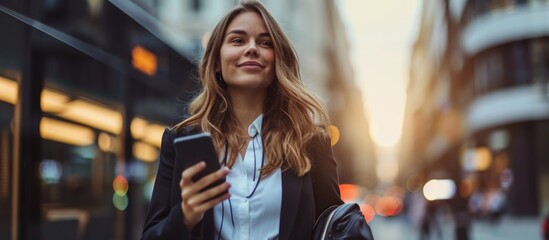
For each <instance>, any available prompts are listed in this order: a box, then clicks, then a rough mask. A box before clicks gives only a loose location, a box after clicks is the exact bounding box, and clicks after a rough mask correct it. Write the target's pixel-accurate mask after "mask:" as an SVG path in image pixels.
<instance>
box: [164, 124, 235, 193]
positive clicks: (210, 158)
mask: <svg viewBox="0 0 549 240" xmlns="http://www.w3.org/2000/svg"><path fill="white" fill-rule="evenodd" d="M173 144H174V146H175V152H176V161H181V163H183V169H187V168H188V167H191V166H193V165H195V164H197V163H198V162H200V161H204V162H205V163H206V167H205V168H204V169H203V170H202V171H200V172H199V173H197V174H196V175H195V176H193V178H192V180H193V182H196V181H198V180H200V179H201V178H203V177H204V176H206V175H208V174H210V173H213V172H215V171H217V170H219V169H220V168H221V164H219V160H218V157H217V154H216V151H215V147H214V144H213V140H212V136H211V135H210V134H209V133H198V134H193V135H189V136H184V137H178V138H175V139H174V141H173ZM224 182H225V178H223V179H221V180H219V181H216V182H214V183H213V184H211V185H209V186H207V187H205V188H204V189H203V190H202V191H205V190H207V189H209V188H211V187H214V186H217V185H219V184H222V183H224Z"/></svg>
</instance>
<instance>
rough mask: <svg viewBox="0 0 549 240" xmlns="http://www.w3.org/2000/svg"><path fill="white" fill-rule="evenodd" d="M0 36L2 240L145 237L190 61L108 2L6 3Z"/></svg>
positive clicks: (192, 84) (189, 88)
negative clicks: (160, 161) (163, 142)
mask: <svg viewBox="0 0 549 240" xmlns="http://www.w3.org/2000/svg"><path fill="white" fill-rule="evenodd" d="M113 2H115V1H113ZM0 30H1V31H2V33H1V35H2V37H0V239H136V238H138V236H139V234H140V229H141V227H142V224H143V218H144V214H145V210H146V208H147V204H148V198H149V196H150V189H151V184H152V181H153V180H154V175H155V173H156V164H157V162H156V158H157V156H158V149H159V144H160V136H161V134H162V131H163V129H164V127H166V126H169V125H173V124H174V123H176V122H178V121H179V120H180V119H181V118H182V114H183V112H184V111H183V110H182V109H183V108H184V106H183V102H184V101H186V100H188V99H189V98H190V97H191V96H192V93H193V92H196V89H197V84H196V83H197V82H196V80H195V77H194V76H196V67H195V65H194V64H193V63H192V62H190V61H189V60H188V59H187V58H185V57H183V56H181V55H180V54H179V53H178V52H177V51H175V50H174V49H173V48H171V47H170V46H169V45H167V44H165V42H164V41H163V40H162V39H159V38H157V37H156V36H155V35H153V34H151V33H150V31H149V30H150V29H145V28H144V27H142V26H141V25H140V24H138V23H137V22H135V21H134V20H133V19H132V18H130V17H129V16H128V13H127V9H123V8H120V6H115V4H113V3H112V2H109V1H30V0H29V1H15V0H0Z"/></svg>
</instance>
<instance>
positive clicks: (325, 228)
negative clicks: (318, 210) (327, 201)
mask: <svg viewBox="0 0 549 240" xmlns="http://www.w3.org/2000/svg"><path fill="white" fill-rule="evenodd" d="M313 239H315V240H325V239H366V240H374V235H373V234H372V231H371V230H370V226H368V223H367V222H366V219H364V215H362V212H361V211H360V207H359V206H358V204H356V203H345V204H342V205H339V206H331V207H329V208H328V209H326V210H325V211H324V212H323V213H322V214H320V216H319V217H318V219H317V220H316V223H315V226H314V229H313Z"/></svg>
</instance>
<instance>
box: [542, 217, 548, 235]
mask: <svg viewBox="0 0 549 240" xmlns="http://www.w3.org/2000/svg"><path fill="white" fill-rule="evenodd" d="M542 228H543V230H542V231H543V239H545V240H549V214H547V215H545V219H544V220H543V225H542Z"/></svg>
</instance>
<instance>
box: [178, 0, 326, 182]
mask: <svg viewBox="0 0 549 240" xmlns="http://www.w3.org/2000/svg"><path fill="white" fill-rule="evenodd" d="M242 12H255V13H257V14H259V15H260V16H261V18H262V19H263V21H264V23H265V25H266V28H267V30H268V32H269V34H270V36H271V38H272V41H273V48H274V53H275V73H276V78H275V80H274V81H273V83H272V84H271V85H270V86H268V87H267V95H266V99H265V102H264V113H263V127H262V128H263V129H262V139H263V142H264V146H265V158H266V159H267V162H266V164H265V166H264V167H263V169H262V175H269V174H271V173H272V172H274V171H275V170H276V169H278V168H282V170H283V171H285V170H288V169H292V170H293V171H295V173H296V174H297V175H299V176H303V175H304V174H306V173H307V172H309V171H310V169H311V160H310V159H309V157H308V153H307V144H308V143H309V141H310V140H311V139H312V138H313V137H322V138H327V137H328V134H327V130H326V126H327V124H328V123H329V118H328V115H327V113H326V111H325V110H324V108H323V107H322V105H321V104H320V102H319V101H318V99H317V98H316V97H315V96H314V94H312V93H311V92H310V91H308V90H307V89H305V87H304V85H303V82H302V80H301V77H300V73H299V63H298V58H297V54H296V51H295V50H294V48H293V47H292V45H291V44H290V41H289V40H288V39H287V38H286V36H285V35H284V33H283V32H282V30H281V28H280V27H279V26H278V24H277V23H276V21H275V20H274V18H273V17H272V16H271V14H270V13H269V12H268V11H267V9H266V8H265V7H264V6H263V5H262V4H261V3H259V2H257V1H245V2H241V3H240V4H239V6H237V7H235V8H234V9H232V10H231V11H229V12H228V13H227V14H226V15H225V16H224V17H223V18H222V19H221V21H220V22H219V23H218V24H217V25H216V26H215V28H214V29H213V31H212V34H211V37H210V40H209V41H208V45H207V47H206V51H205V53H204V58H203V59H202V61H201V63H200V81H201V83H202V86H203V89H202V91H201V92H200V93H199V95H198V96H197V97H196V98H195V99H194V100H193V101H192V102H191V104H190V108H189V113H190V117H189V118H187V119H185V120H184V121H182V122H180V123H179V124H177V125H176V126H175V128H177V129H180V128H182V127H194V128H197V129H199V130H202V131H205V132H209V133H210V134H211V135H212V138H213V140H214V143H215V145H216V149H217V151H218V152H219V151H220V149H222V147H223V146H224V145H225V143H227V146H228V149H229V150H230V155H229V158H228V161H227V165H228V166H229V167H232V165H233V164H234V162H235V160H236V157H237V154H238V152H239V151H238V150H239V140H240V139H242V137H241V136H240V135H239V133H238V129H237V126H238V123H237V119H236V116H235V115H234V112H233V110H232V106H231V103H230V101H229V97H228V93H227V91H226V90H225V89H224V86H222V85H221V83H220V82H218V81H217V80H216V71H215V70H216V64H218V62H219V57H220V49H221V45H222V43H223V38H224V35H225V31H226V29H227V27H228V25H229V24H230V23H231V21H232V20H233V19H234V18H235V17H236V16H237V15H239V14H240V13H242Z"/></svg>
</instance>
